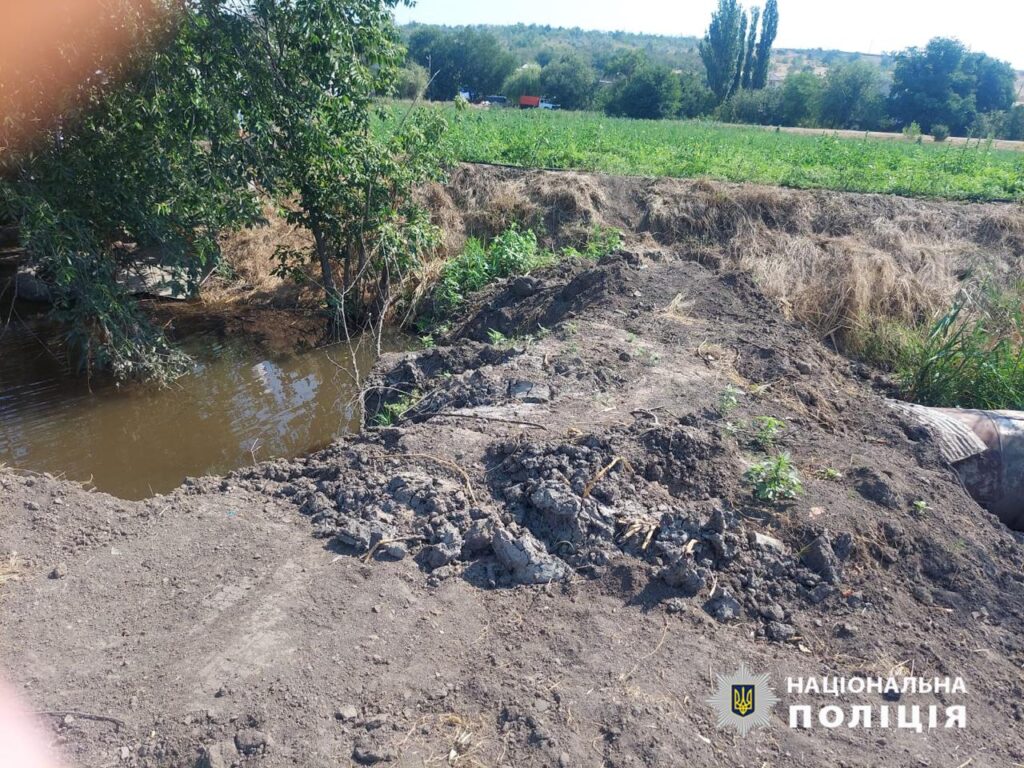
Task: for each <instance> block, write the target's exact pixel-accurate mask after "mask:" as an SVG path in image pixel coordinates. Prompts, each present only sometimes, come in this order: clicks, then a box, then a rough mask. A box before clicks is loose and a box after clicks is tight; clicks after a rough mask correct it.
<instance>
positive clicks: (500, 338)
mask: <svg viewBox="0 0 1024 768" xmlns="http://www.w3.org/2000/svg"><path fill="white" fill-rule="evenodd" d="M487 340H488V341H489V342H490V343H491V344H493V345H494V346H496V347H505V346H508V344H509V342H510V341H511V340H510V339H509V337H508V336H506V335H505V334H504V333H502V332H501V331H499V330H497V329H496V328H488V329H487Z"/></svg>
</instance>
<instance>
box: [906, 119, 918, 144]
mask: <svg viewBox="0 0 1024 768" xmlns="http://www.w3.org/2000/svg"><path fill="white" fill-rule="evenodd" d="M903 135H904V136H905V137H906V138H908V139H919V138H920V137H921V126H920V125H918V123H917V121H916V120H915V121H914V122H912V123H911V124H910V125H908V126H905V127H904V128H903Z"/></svg>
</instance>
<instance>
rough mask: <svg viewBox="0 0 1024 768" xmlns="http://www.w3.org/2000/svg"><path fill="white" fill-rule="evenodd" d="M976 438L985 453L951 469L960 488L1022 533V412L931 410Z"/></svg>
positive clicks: (964, 460) (1023, 520) (1023, 515)
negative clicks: (963, 427) (961, 481)
mask: <svg viewBox="0 0 1024 768" xmlns="http://www.w3.org/2000/svg"><path fill="white" fill-rule="evenodd" d="M932 410H935V411H938V412H940V413H943V414H945V415H946V416H949V417H950V418H952V419H955V420H956V421H958V422H959V423H960V424H963V425H964V426H966V427H967V428H968V429H970V430H971V431H972V432H973V433H974V434H975V435H977V436H978V437H979V438H980V439H981V441H982V442H983V443H984V444H985V450H984V451H982V452H980V453H978V454H976V455H974V456H970V457H968V458H965V459H963V460H961V461H957V462H954V464H953V467H954V468H955V469H956V471H957V472H958V473H959V474H960V478H961V479H962V480H963V483H964V487H966V488H967V490H968V491H969V492H970V493H971V495H972V496H974V498H975V499H976V500H977V502H978V503H979V504H981V505H982V506H983V507H985V509H987V510H989V511H990V512H992V513H993V514H995V515H997V516H998V517H999V519H1000V520H1002V521H1003V522H1004V523H1006V524H1007V525H1008V526H1009V527H1011V528H1014V529H1016V530H1018V531H1021V530H1024V412H1021V411H976V410H960V409H956V408H936V409H932Z"/></svg>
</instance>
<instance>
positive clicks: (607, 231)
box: [562, 224, 622, 261]
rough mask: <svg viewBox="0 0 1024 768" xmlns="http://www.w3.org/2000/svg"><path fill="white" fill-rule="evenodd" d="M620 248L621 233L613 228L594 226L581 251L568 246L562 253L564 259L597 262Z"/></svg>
mask: <svg viewBox="0 0 1024 768" xmlns="http://www.w3.org/2000/svg"><path fill="white" fill-rule="evenodd" d="M621 247H622V233H621V232H620V231H619V230H617V229H615V228H614V227H602V226H601V225H600V224H598V225H597V226H595V227H594V228H593V229H592V230H591V231H590V234H589V236H588V237H587V240H586V242H585V243H584V244H583V250H579V249H577V248H573V247H572V246H570V247H569V248H566V249H565V250H564V251H563V252H562V256H563V257H566V258H583V259H590V260H591V261H597V260H599V259H603V258H604V257H605V256H608V255H609V254H612V253H615V252H616V251H617V250H619V249H620V248H621Z"/></svg>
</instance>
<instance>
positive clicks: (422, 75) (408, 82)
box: [395, 62, 430, 99]
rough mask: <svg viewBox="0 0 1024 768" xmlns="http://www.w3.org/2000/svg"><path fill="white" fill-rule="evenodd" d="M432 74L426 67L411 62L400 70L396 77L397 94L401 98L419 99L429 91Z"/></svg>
mask: <svg viewBox="0 0 1024 768" xmlns="http://www.w3.org/2000/svg"><path fill="white" fill-rule="evenodd" d="M429 82H430V75H429V74H428V73H427V68H426V67H421V66H420V65H419V64H417V63H416V62H409V63H407V64H406V65H405V66H404V67H402V68H401V69H400V70H399V71H398V76H397V77H396V79H395V96H397V97H398V98H400V99H418V98H420V97H422V96H423V95H424V94H425V93H426V91H427V85H428V84H429Z"/></svg>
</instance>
